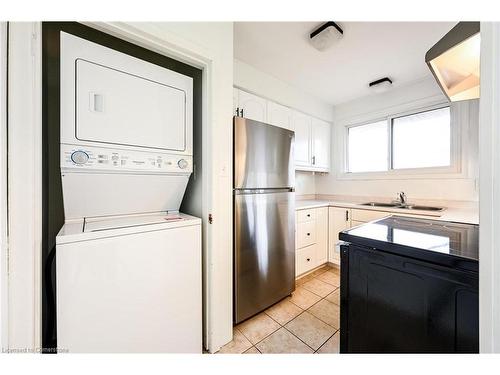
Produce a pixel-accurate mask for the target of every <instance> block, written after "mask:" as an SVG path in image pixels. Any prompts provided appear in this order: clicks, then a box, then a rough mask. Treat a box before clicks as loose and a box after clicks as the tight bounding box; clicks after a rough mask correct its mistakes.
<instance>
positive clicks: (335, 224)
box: [328, 207, 351, 264]
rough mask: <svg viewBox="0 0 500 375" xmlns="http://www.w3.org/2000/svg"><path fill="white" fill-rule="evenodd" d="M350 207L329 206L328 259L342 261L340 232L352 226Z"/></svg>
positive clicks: (333, 261) (335, 261)
mask: <svg viewBox="0 0 500 375" xmlns="http://www.w3.org/2000/svg"><path fill="white" fill-rule="evenodd" d="M350 217H351V213H350V209H348V208H341V207H329V208H328V249H329V252H328V253H329V255H328V260H329V261H330V262H332V263H337V264H338V263H339V262H340V248H339V245H338V244H339V242H340V241H339V232H342V231H343V230H346V229H348V228H349V227H350Z"/></svg>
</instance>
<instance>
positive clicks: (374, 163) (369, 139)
mask: <svg viewBox="0 0 500 375" xmlns="http://www.w3.org/2000/svg"><path fill="white" fill-rule="evenodd" d="M348 140H349V144H348V150H349V156H348V160H349V172H377V171H385V170H387V160H388V157H387V156H388V155H387V154H388V148H387V144H388V143H387V142H388V139H387V121H379V122H374V123H371V124H366V125H361V126H354V127H352V128H349V135H348Z"/></svg>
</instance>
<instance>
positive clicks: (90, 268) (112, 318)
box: [56, 32, 202, 353]
mask: <svg viewBox="0 0 500 375" xmlns="http://www.w3.org/2000/svg"><path fill="white" fill-rule="evenodd" d="M60 47H61V61H60V63H61V65H60V66H61V77H60V81H61V87H60V89H61V178H62V186H63V199H64V213H65V219H66V222H65V224H64V226H63V228H62V229H61V231H60V233H59V234H58V236H57V240H56V243H57V273H56V277H57V339H58V345H57V346H58V348H59V350H60V351H69V352H198V353H199V352H201V350H202V275H201V270H202V265H201V220H200V219H199V218H195V217H192V216H188V215H185V214H182V213H179V212H178V210H179V207H180V204H181V201H182V198H183V196H184V192H185V189H186V186H187V183H188V180H189V176H190V174H191V173H192V161H193V150H192V147H193V133H192V132H193V126H192V121H193V120H192V119H193V94H192V92H193V82H192V79H191V78H190V77H187V76H184V75H181V74H178V73H176V72H173V71H170V70H168V69H165V68H163V67H160V66H158V65H155V64H151V63H148V62H146V61H143V60H140V59H137V58H135V57H132V56H129V55H126V54H123V53H120V52H117V51H115V50H112V49H109V48H106V47H104V46H101V45H99V44H95V43H92V42H89V41H87V40H85V39H82V38H79V37H76V36H73V35H70V34H67V33H64V32H61V46H60Z"/></svg>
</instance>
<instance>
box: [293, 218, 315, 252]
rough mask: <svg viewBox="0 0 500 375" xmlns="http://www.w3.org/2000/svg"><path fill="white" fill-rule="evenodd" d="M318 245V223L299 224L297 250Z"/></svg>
mask: <svg viewBox="0 0 500 375" xmlns="http://www.w3.org/2000/svg"><path fill="white" fill-rule="evenodd" d="M313 243H316V221H307V222H305V223H299V224H298V226H297V248H299V249H300V248H302V247H305V246H309V245H312V244H313Z"/></svg>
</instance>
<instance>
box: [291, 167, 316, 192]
mask: <svg viewBox="0 0 500 375" xmlns="http://www.w3.org/2000/svg"><path fill="white" fill-rule="evenodd" d="M314 194H316V184H315V180H314V175H313V174H312V173H311V172H300V171H297V172H295V195H296V196H297V197H298V196H300V195H314Z"/></svg>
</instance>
